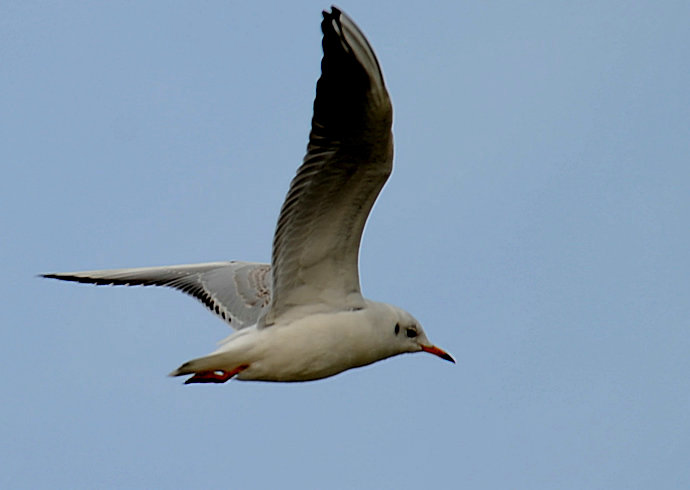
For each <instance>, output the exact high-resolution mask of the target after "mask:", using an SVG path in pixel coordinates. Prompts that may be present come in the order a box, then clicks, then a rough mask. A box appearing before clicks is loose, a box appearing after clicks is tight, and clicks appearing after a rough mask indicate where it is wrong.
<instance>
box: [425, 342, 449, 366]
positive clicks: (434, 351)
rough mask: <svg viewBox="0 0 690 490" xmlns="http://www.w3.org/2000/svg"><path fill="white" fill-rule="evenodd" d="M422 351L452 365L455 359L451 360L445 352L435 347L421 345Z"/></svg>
mask: <svg viewBox="0 0 690 490" xmlns="http://www.w3.org/2000/svg"><path fill="white" fill-rule="evenodd" d="M422 350H423V351H424V352H428V353H429V354H433V355H435V356H438V357H440V358H441V359H445V360H446V361H450V362H452V363H453V364H455V359H453V358H452V357H451V356H450V354H448V353H447V352H446V351H444V350H443V349H439V348H438V347H436V346H435V345H423V346H422Z"/></svg>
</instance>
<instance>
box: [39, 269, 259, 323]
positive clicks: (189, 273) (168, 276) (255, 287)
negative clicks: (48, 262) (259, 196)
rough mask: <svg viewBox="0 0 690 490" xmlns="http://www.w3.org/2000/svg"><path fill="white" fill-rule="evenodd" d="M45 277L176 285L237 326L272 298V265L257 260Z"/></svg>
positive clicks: (252, 318)
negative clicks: (254, 261)
mask: <svg viewBox="0 0 690 490" xmlns="http://www.w3.org/2000/svg"><path fill="white" fill-rule="evenodd" d="M42 276H43V277H48V278H52V279H61V280H63V281H74V282H82V283H89V284H97V285H113V286H167V287H171V288H175V289H177V290H179V291H182V292H183V293H187V294H189V295H191V296H194V297H195V298H196V299H198V300H199V301H201V302H202V303H203V304H204V305H206V307H207V308H208V309H209V310H211V311H212V312H214V313H215V314H216V315H218V316H219V317H221V318H222V319H223V320H225V321H226V322H227V323H228V324H229V325H230V326H231V327H233V328H235V329H241V328H244V327H247V326H249V325H253V324H255V323H256V322H257V320H258V319H259V317H260V316H261V315H262V314H263V313H264V312H265V310H266V309H268V304H269V302H270V299H271V266H270V265H268V264H257V263H253V262H209V263H205V264H189V265H172V266H164V267H141V268H135V269H109V270H99V271H82V272H63V273H54V274H42Z"/></svg>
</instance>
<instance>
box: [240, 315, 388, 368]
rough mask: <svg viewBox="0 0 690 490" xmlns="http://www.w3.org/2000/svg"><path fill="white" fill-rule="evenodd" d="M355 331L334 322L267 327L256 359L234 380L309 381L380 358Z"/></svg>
mask: <svg viewBox="0 0 690 490" xmlns="http://www.w3.org/2000/svg"><path fill="white" fill-rule="evenodd" d="M300 327H301V328H300ZM272 328H276V330H275V331H273V332H271V331H270V330H271V329H272ZM357 333H358V332H357V330H356V329H353V328H352V327H350V328H349V329H347V330H345V329H337V328H333V325H328V326H324V325H320V326H319V325H316V326H314V325H310V324H307V325H303V326H289V327H269V328H267V329H266V330H265V338H264V339H261V346H260V347H259V348H257V356H256V358H255V360H254V361H252V362H251V363H250V364H249V367H248V368H247V369H246V370H244V371H243V372H241V373H240V374H239V375H238V376H237V379H240V380H252V381H282V382H289V381H312V380H316V379H322V378H327V377H329V376H333V375H335V374H338V373H340V372H342V371H345V370H347V369H352V368H355V367H359V366H364V365H366V364H370V363H372V362H374V361H377V360H378V359H379V358H380V357H377V356H375V355H372V354H373V353H372V352H371V351H370V350H369V349H367V348H366V346H363V345H362V341H361V339H360V336H358V335H357Z"/></svg>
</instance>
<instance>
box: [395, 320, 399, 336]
mask: <svg viewBox="0 0 690 490" xmlns="http://www.w3.org/2000/svg"><path fill="white" fill-rule="evenodd" d="M399 333H400V324H399V323H396V324H395V335H398V334H399Z"/></svg>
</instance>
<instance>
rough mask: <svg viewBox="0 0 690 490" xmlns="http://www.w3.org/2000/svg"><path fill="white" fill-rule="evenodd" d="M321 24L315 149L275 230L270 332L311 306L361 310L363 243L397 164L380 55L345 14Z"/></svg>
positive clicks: (311, 149)
mask: <svg viewBox="0 0 690 490" xmlns="http://www.w3.org/2000/svg"><path fill="white" fill-rule="evenodd" d="M323 17H324V19H323V22H322V23H321V30H322V31H323V52H324V55H323V59H322V61H321V77H320V78H319V81H318V83H317V85H316V98H315V100H314V116H313V119H312V127H311V133H310V135H309V144H308V146H307V154H306V156H305V158H304V162H303V164H302V166H301V167H300V168H299V170H298V171H297V175H296V176H295V178H294V179H293V181H292V184H291V185H290V190H289V191H288V194H287V197H286V198H285V202H284V203H283V207H282V209H281V212H280V217H279V219H278V225H277V227H276V232H275V237H274V241H273V255H272V267H273V292H274V294H273V298H272V302H271V310H270V311H269V313H268V315H267V317H266V319H265V320H266V321H265V323H266V325H270V324H271V323H273V322H274V321H275V319H276V318H277V317H279V316H280V315H281V314H283V313H284V312H285V311H287V310H289V309H290V308H293V307H296V306H302V305H306V304H315V305H316V304H321V305H323V306H324V307H325V308H329V309H330V308H360V307H362V306H363V304H364V299H363V298H362V294H361V291H360V285H359V270H358V258H359V244H360V240H361V237H362V231H363V229H364V224H365V222H366V220H367V216H368V215H369V211H370V210H371V207H372V206H373V204H374V201H375V200H376V197H377V196H378V194H379V192H380V191H381V188H382V187H383V184H384V183H385V182H386V180H387V179H388V176H389V175H390V173H391V170H392V166H393V135H392V133H391V124H392V120H393V110H392V106H391V102H390V99H389V97H388V92H387V91H386V87H385V85H384V82H383V75H382V74H381V69H380V67H379V64H378V61H377V60H376V56H375V55H374V52H373V50H372V49H371V46H370V45H369V43H368V41H367V40H366V38H365V37H364V34H362V32H361V31H360V30H359V28H358V27H357V26H356V25H355V24H354V22H353V21H352V20H351V19H350V18H349V17H348V16H346V15H345V14H343V13H342V12H341V11H340V10H338V9H337V8H335V7H333V8H332V12H330V13H329V12H324V13H323Z"/></svg>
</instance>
